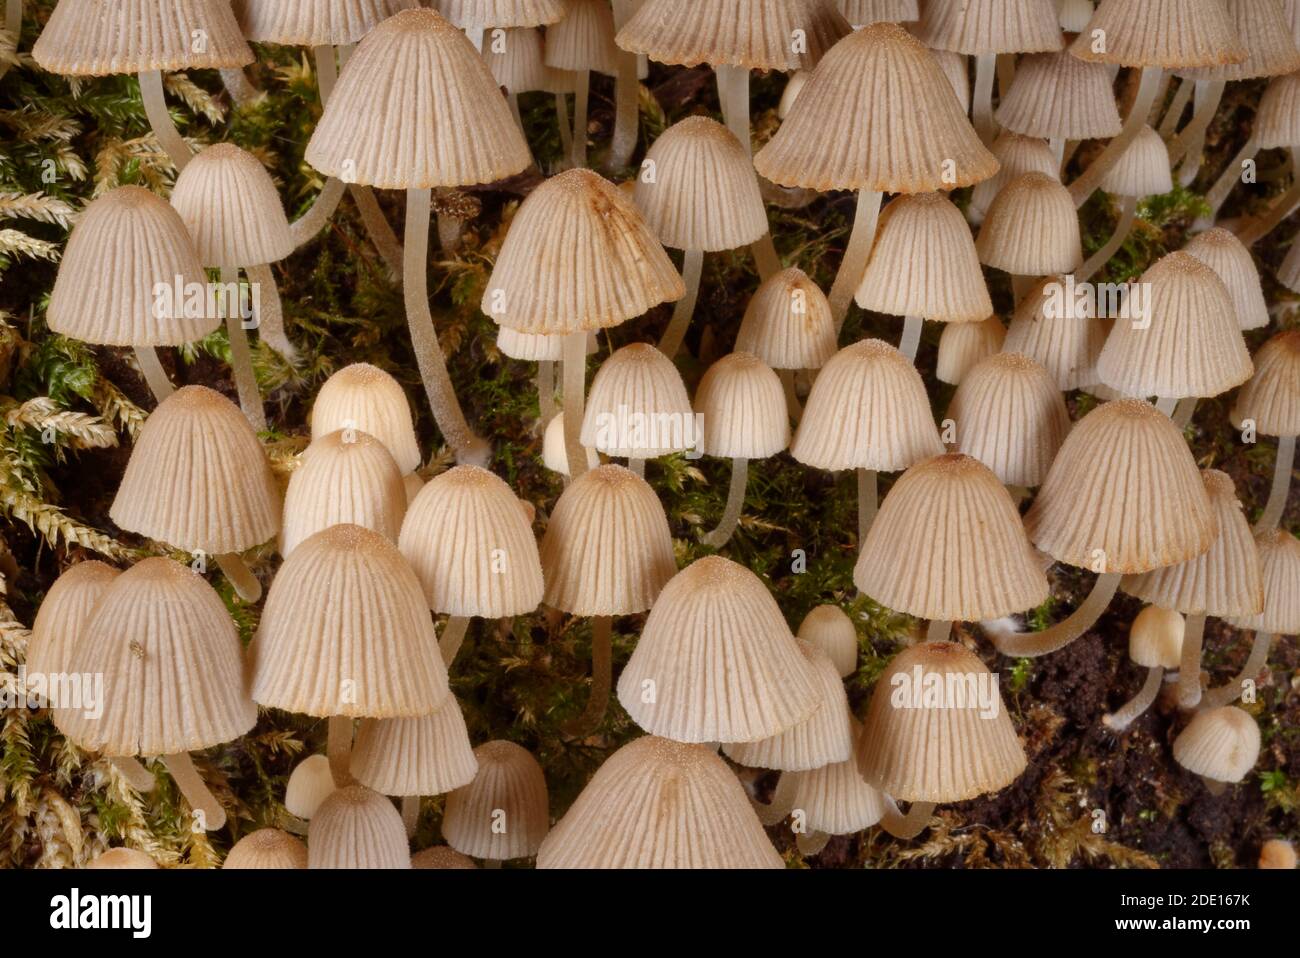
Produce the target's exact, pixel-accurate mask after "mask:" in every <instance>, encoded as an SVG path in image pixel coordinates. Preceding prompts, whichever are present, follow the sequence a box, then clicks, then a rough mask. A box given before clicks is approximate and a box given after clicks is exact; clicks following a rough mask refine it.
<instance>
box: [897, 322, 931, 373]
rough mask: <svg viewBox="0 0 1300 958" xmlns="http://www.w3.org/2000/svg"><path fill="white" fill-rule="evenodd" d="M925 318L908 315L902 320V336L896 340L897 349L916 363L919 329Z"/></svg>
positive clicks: (919, 345)
mask: <svg viewBox="0 0 1300 958" xmlns="http://www.w3.org/2000/svg"><path fill="white" fill-rule="evenodd" d="M924 328H925V320H924V319H923V318H921V317H920V316H908V317H907V318H906V319H905V320H903V336H902V338H901V339H900V340H899V341H898V351H899V352H900V353H902V354H903V355H904V356H906V357H907V358H908V359H909V360H911V362H912V365H914V366H915V365H916V351H917V350H918V349H920V347H921V330H923V329H924Z"/></svg>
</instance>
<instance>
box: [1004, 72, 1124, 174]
mask: <svg viewBox="0 0 1300 958" xmlns="http://www.w3.org/2000/svg"><path fill="white" fill-rule="evenodd" d="M997 121H998V123H999V124H1001V126H1002V128H1003V129H1006V130H1010V131H1011V132H1013V133H1019V134H1021V135H1022V136H1030V137H1038V138H1041V139H1044V140H1047V142H1048V143H1049V144H1050V146H1051V150H1052V155H1053V158H1054V159H1055V162H1056V170H1055V174H1056V176H1057V177H1060V176H1061V175H1063V174H1062V169H1061V168H1062V166H1063V165H1064V152H1065V144H1066V142H1067V141H1070V140H1074V141H1079V140H1092V139H1108V138H1110V137H1112V136H1117V135H1118V134H1119V132H1120V130H1121V129H1122V128H1123V124H1122V123H1121V122H1120V119H1119V110H1118V109H1116V107H1115V97H1114V95H1113V94H1112V93H1111V75H1110V71H1109V70H1107V69H1106V67H1105V66H1104V65H1103V64H1100V63H1089V62H1087V61H1086V60H1080V59H1079V58H1078V57H1076V56H1074V55H1073V54H1072V53H1070V52H1069V51H1068V50H1057V51H1056V52H1053V53H1034V54H1030V55H1029V56H1026V57H1023V58H1022V59H1021V61H1020V64H1019V66H1018V67H1017V69H1016V78H1015V79H1014V80H1013V81H1012V82H1011V87H1010V89H1008V90H1006V91H1004V92H1003V96H1002V102H1001V104H1000V105H999V106H998V111H997Z"/></svg>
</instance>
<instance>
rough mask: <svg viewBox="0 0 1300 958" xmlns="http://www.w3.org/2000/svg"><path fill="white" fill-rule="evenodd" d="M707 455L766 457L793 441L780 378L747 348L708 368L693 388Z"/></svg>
mask: <svg viewBox="0 0 1300 958" xmlns="http://www.w3.org/2000/svg"><path fill="white" fill-rule="evenodd" d="M695 414H696V415H697V416H699V417H700V420H701V422H702V425H703V441H702V443H701V446H700V448H701V450H702V451H703V452H704V454H705V455H706V456H723V457H726V458H728V459H766V458H767V457H768V456H775V455H776V454H777V453H779V452H781V451H782V450H784V449H785V448H786V447H787V446H789V445H790V413H789V410H788V409H787V408H786V403H785V390H784V389H783V388H782V386H781V380H780V378H779V377H778V376H777V374H776V373H774V372H773V371H772V370H771V369H769V368H768V367H767V366H766V365H764V364H763V361H762V360H760V359H759V358H758V357H756V356H751V355H750V354H749V353H730V354H729V355H726V356H723V357H722V358H721V359H719V360H718V361H717V362H716V363H714V364H713V365H712V366H710V367H709V368H708V370H707V371H706V372H705V373H704V377H703V378H702V379H701V380H700V385H699V386H698V387H697V388H696V390H695Z"/></svg>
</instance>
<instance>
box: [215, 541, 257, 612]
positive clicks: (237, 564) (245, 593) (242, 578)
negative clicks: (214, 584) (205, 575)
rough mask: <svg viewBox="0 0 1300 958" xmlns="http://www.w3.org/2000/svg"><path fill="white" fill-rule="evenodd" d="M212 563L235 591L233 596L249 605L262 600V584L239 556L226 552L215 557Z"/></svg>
mask: <svg viewBox="0 0 1300 958" xmlns="http://www.w3.org/2000/svg"><path fill="white" fill-rule="evenodd" d="M214 561H215V562H216V563H217V568H219V569H220V570H221V573H222V575H224V576H225V577H226V579H227V580H228V581H229V582H230V585H231V587H232V588H233V589H234V590H235V595H237V596H239V597H240V598H241V599H243V600H244V601H245V602H247V603H249V604H250V605H251V604H253V603H254V602H256V601H257V600H258V599H260V598H262V583H261V582H260V581H258V578H257V576H255V575H253V570H252V569H250V568H249V567H248V564H247V563H246V562H244V560H243V559H242V558H241V557H240V556H238V555H236V554H235V553H233V552H227V553H225V554H224V555H219V556H216V557H215V559H214Z"/></svg>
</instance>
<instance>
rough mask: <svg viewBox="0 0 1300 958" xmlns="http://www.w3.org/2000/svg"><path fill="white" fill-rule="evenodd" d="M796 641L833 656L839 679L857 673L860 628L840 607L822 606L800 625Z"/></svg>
mask: <svg viewBox="0 0 1300 958" xmlns="http://www.w3.org/2000/svg"><path fill="white" fill-rule="evenodd" d="M795 637H796V638H798V639H802V640H803V641H805V642H811V643H812V644H813V645H815V646H817V647H818V648H819V649H821V650H822V651H823V652H825V653H826V654H827V655H829V656H830V658H831V661H832V662H834V663H835V670H836V671H837V672H839V674H840V678H842V679H843V678H848V677H849V676H850V675H852V674H853V673H854V672H856V671H857V670H858V629H857V626H855V625H854V624H853V620H852V619H850V618H849V617H848V616H847V615H845V614H844V610H843V609H841V608H840V607H839V606H838V605H819V606H817V607H816V608H814V609H813V610H812V611H811V612H809V613H808V614H807V615H806V616H804V618H803V621H802V622H801V623H799V631H798V632H797V633H796V635H795Z"/></svg>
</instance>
